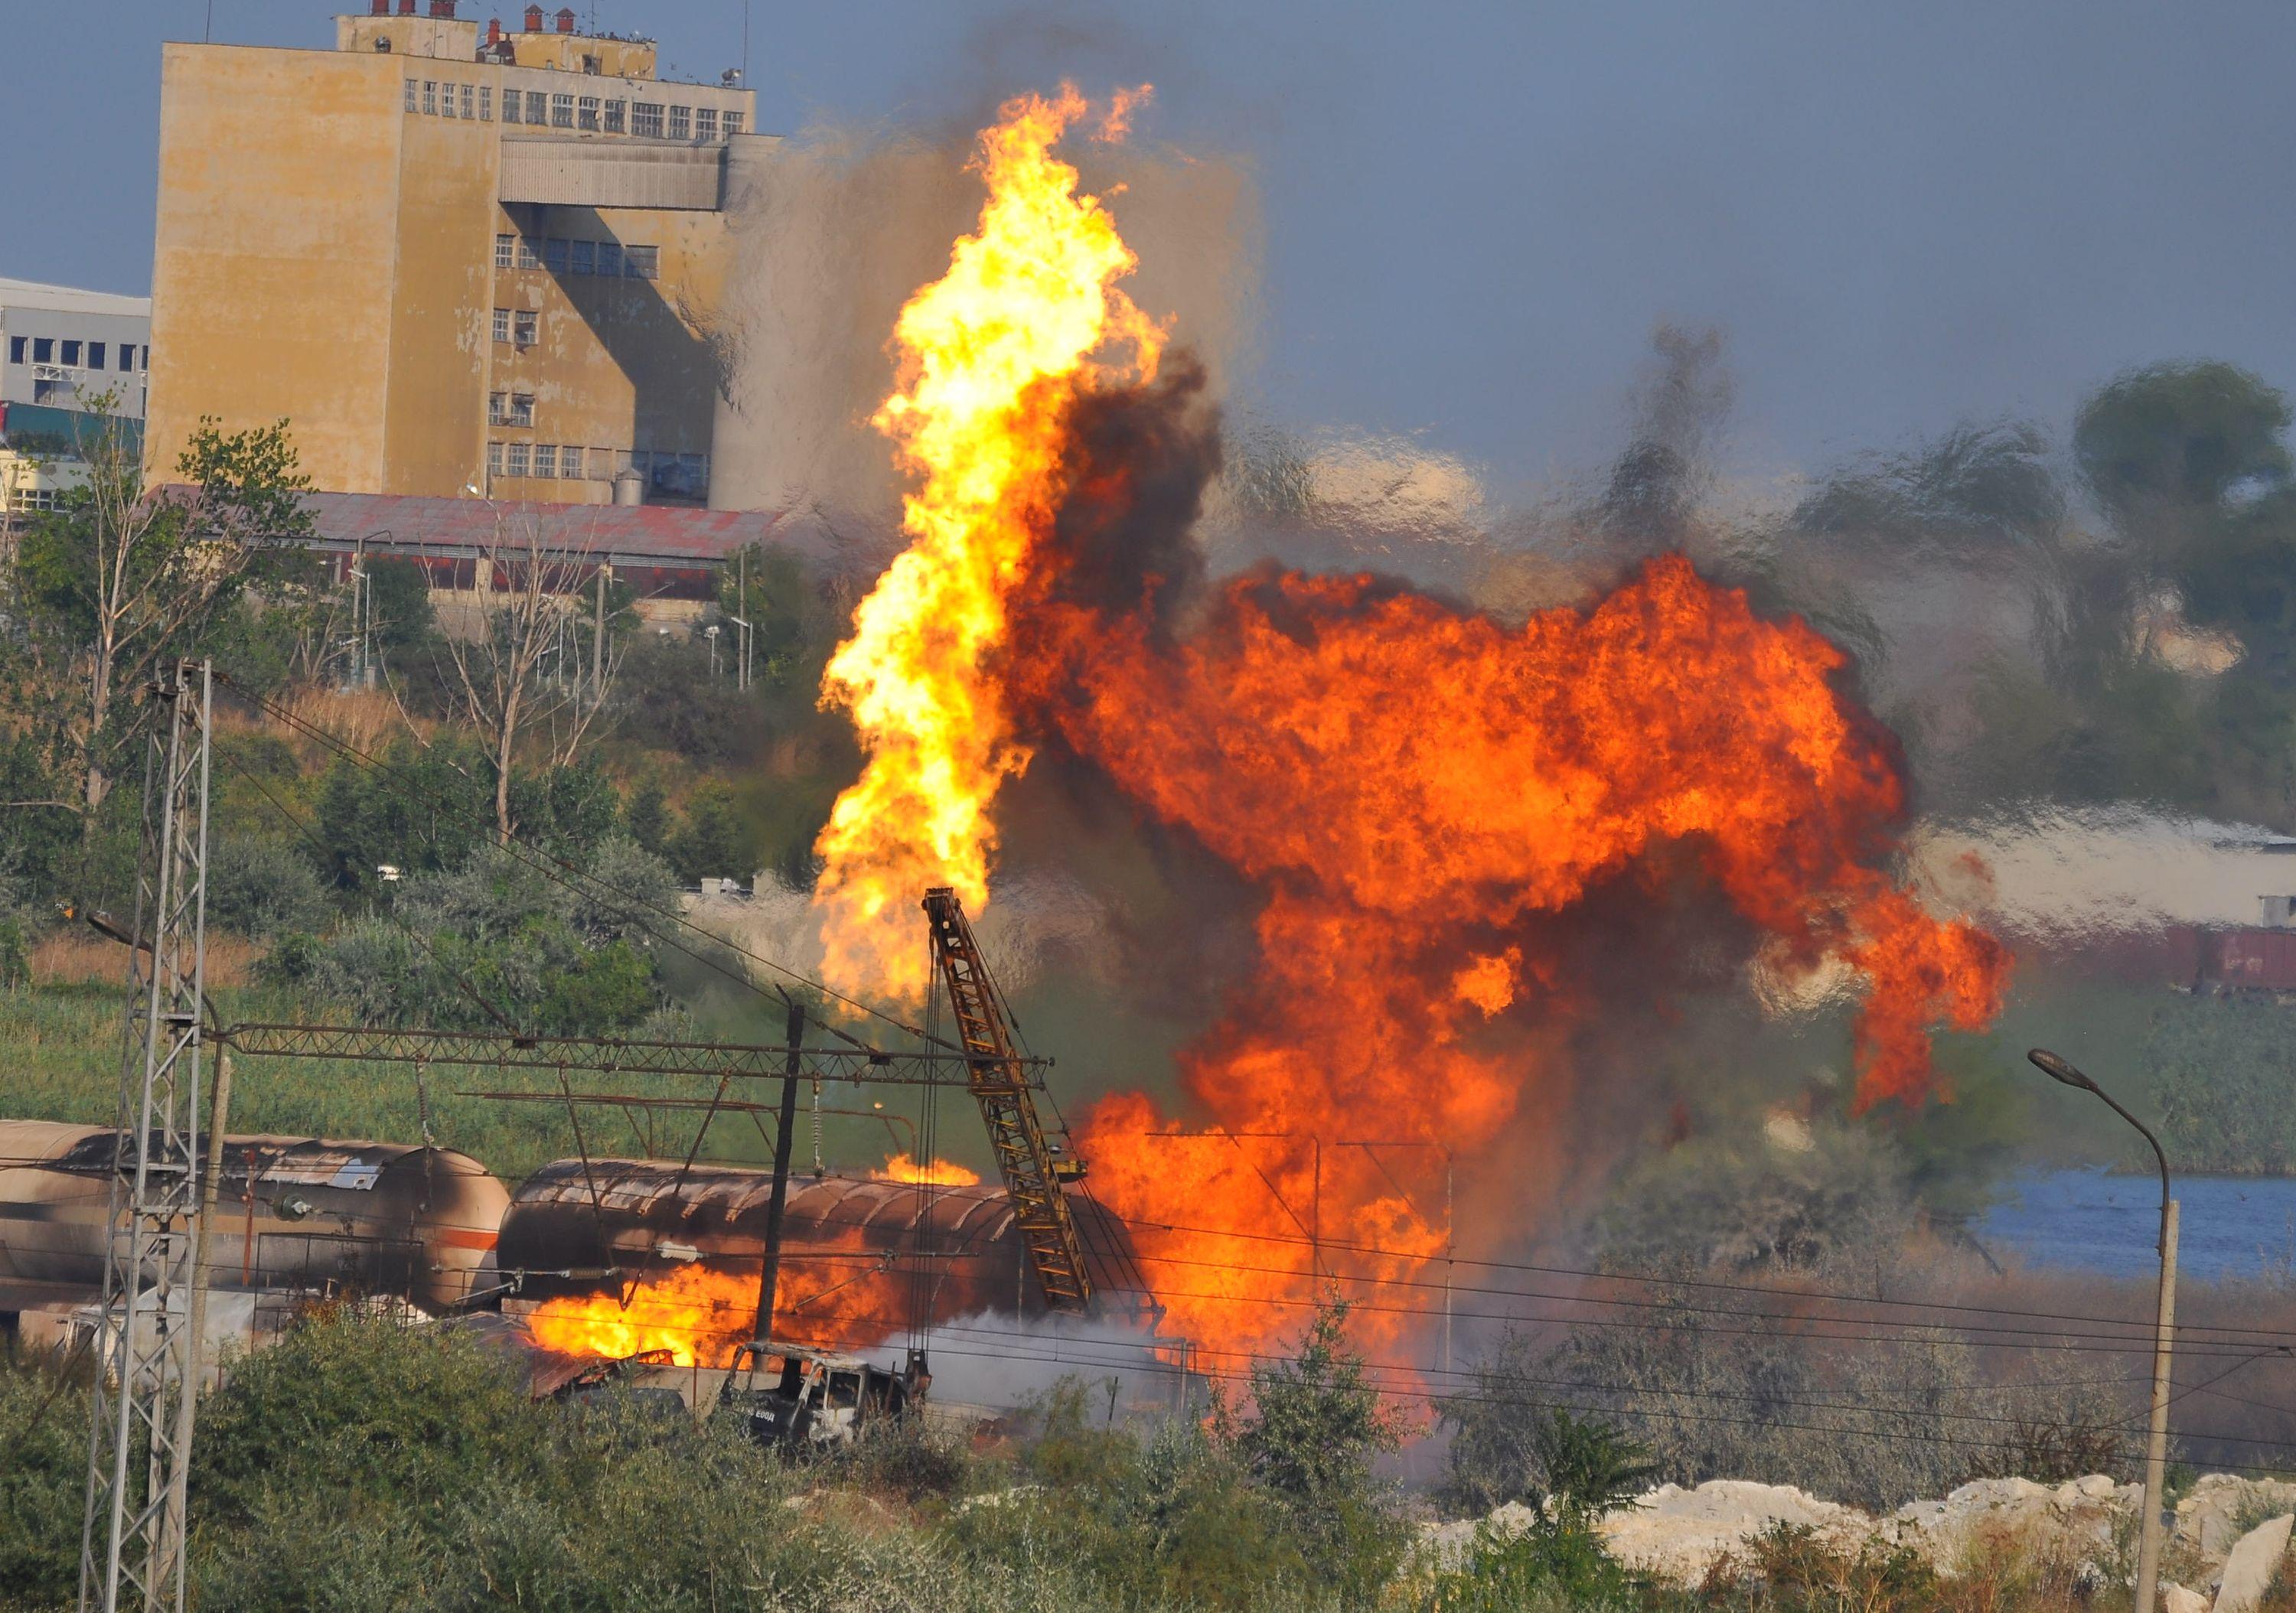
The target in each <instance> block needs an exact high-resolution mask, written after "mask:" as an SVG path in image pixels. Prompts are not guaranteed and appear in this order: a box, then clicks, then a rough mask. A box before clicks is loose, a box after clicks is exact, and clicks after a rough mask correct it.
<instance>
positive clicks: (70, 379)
mask: <svg viewBox="0 0 2296 1613" xmlns="http://www.w3.org/2000/svg"><path fill="white" fill-rule="evenodd" d="M151 342H152V299H150V298H148V297H117V296H114V295H112V294H111V293H110V292H107V291H75V290H73V289H72V288H70V287H69V286H51V285H41V284H39V283H37V282H33V281H29V280H4V279H0V403H11V404H38V405H45V406H46V407H48V408H54V409H85V408H86V407H87V406H88V400H89V399H90V398H92V397H94V396H96V395H97V394H98V393H101V392H105V391H109V392H111V394H112V395H113V403H112V405H111V412H112V413H115V414H120V415H126V416H129V417H131V418H134V419H136V420H141V419H143V392H144V385H145V375H146V373H147V372H148V371H149V369H150V367H151Z"/></svg>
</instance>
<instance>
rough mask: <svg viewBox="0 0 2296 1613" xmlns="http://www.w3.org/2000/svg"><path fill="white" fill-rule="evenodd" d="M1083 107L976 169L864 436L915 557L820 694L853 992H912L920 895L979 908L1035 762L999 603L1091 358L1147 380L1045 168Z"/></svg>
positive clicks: (1088, 228)
mask: <svg viewBox="0 0 2296 1613" xmlns="http://www.w3.org/2000/svg"><path fill="white" fill-rule="evenodd" d="M1144 93H1145V92H1144V89H1143V90H1142V91H1141V92H1136V94H1135V99H1136V96H1137V94H1144ZM1132 104H1133V102H1131V101H1128V102H1126V103H1125V104H1124V105H1123V106H1120V107H1119V109H1118V111H1117V112H1116V114H1114V116H1115V117H1116V118H1117V119H1118V120H1119V122H1120V119H1121V117H1122V115H1123V113H1124V112H1126V111H1129V110H1130V107H1131V105H1132ZM1085 111H1086V105H1085V102H1084V100H1083V98H1082V97H1081V96H1079V95H1078V94H1077V93H1076V92H1075V91H1074V90H1073V89H1063V90H1062V94H1060V95H1059V97H1058V98H1056V99H1054V100H1050V101H1047V100H1044V99H1042V98H1040V97H1037V96H1026V97H1023V98H1021V99H1020V100H1016V101H1013V102H1009V103H1007V104H1006V106H1005V109H1004V112H1003V120H1002V121H1001V122H999V123H998V124H997V125H996V127H993V128H991V129H989V130H988V131H986V132H985V133H984V134H983V135H981V139H980V155H979V157H978V158H977V159H976V160H975V162H974V165H973V166H974V167H975V168H977V169H978V171H979V172H980V176H981V177H982V178H983V180H984V181H986V183H987V184H988V201H987V203H986V204H985V205H984V206H983V207H982V209H981V210H980V227H979V229H978V230H976V231H975V232H974V233H972V234H971V235H968V236H966V237H965V238H964V240H962V241H960V242H957V243H956V249H955V252H954V253H953V254H952V255H951V257H950V259H949V268H948V273H947V274H946V275H944V276H943V277H942V278H941V279H940V280H939V281H938V282H935V283H934V284H932V285H931V286H928V287H926V288H925V289H924V290H923V291H920V292H918V293H917V295H916V296H915V297H914V299H911V300H910V302H909V304H908V306H907V307H905V308H903V309H902V310H901V316H900V322H899V323H898V325H897V326H896V327H895V329H894V332H893V337H894V341H895V343H896V344H897V345H898V348H899V350H900V354H901V364H902V375H903V380H902V386H901V389H900V390H899V391H898V392H897V393H895V394H894V396H893V397H891V398H890V399H889V400H888V401H887V402H886V404H885V405H884V407H883V408H882V409H881V410H879V411H878V413H877V422H876V423H877V425H878V427H879V428H880V429H881V430H884V431H885V432H886V433H888V434H889V435H890V436H891V437H892V438H894V440H895V441H896V442H897V443H898V444H899V446H900V455H901V458H902V461H903V463H905V464H906V465H907V466H908V467H909V468H910V469H912V470H913V471H915V472H916V474H917V476H918V478H919V481H918V485H917V487H916V490H915V491H914V492H913V493H911V494H910V495H908V497H907V499H906V501H905V507H904V514H903V518H902V526H903V528H904V529H905V530H906V531H907V533H908V534H909V537H910V543H909V546H908V548H907V549H906V550H905V551H904V552H903V553H901V554H900V556H899V557H898V559H896V560H895V561H893V563H892V565H891V566H890V568H888V569H887V570H886V572H885V574H884V575H883V576H882V577H880V578H879V579H878V581H877V585H876V587H875V588H874V589H873V591H872V592H871V593H870V594H869V596H868V597H867V598H866V599H865V600H864V601H862V602H861V606H860V609H859V610H857V611H856V612H855V614H854V618H853V635H852V637H850V638H849V639H848V640H847V641H846V642H845V643H843V644H842V645H840V647H839V649H838V651H837V653H836V655H835V657H834V658H832V659H831V661H830V663H829V667H828V670H827V672H826V673H825V674H824V677H823V681H822V703H823V704H824V705H825V706H833V707H841V708H844V709H846V710H847V711H849V712H850V713H851V714H852V717H853V723H854V726H855V728H856V729H857V731H858V733H859V734H860V738H861V743H862V746H863V749H865V750H866V752H867V753H868V764H867V766H866V767H865V769H864V771H863V773H862V775H861V778H860V780H859V781H858V782H857V783H855V784H854V785H853V786H852V787H851V788H850V789H849V790H846V791H845V793H844V794H843V795H842V796H840V798H838V801H837V804H836V806H835V807H834V809H833V810H832V813H831V815H830V820H829V824H828V827H827V828H826V829H824V831H822V834H821V839H820V841H819V844H818V847H817V849H818V851H819V852H820V855H821V857H822V859H823V862H824V864H825V866H824V871H823V873H822V876H821V881H820V885H819V888H818V891H817V894H816V902H817V903H818V905H820V907H821V909H822V912H823V936H824V941H825V943H826V948H827V961H826V962H825V964H824V968H825V970H826V971H827V974H828V977H829V978H830V980H831V982H832V984H834V985H836V986H838V987H840V988H842V989H845V990H848V991H850V992H856V993H867V994H870V995H877V996H884V997H891V998H894V999H896V1000H898V1001H915V1000H917V999H918V998H920V997H922V995H923V991H924V984H925V970H924V960H923V958H922V955H921V954H920V952H919V949H918V946H917V924H916V908H917V902H918V900H919V898H920V897H921V895H922V892H923V891H924V890H925V888H927V887H929V886H934V885H949V886H954V887H955V888H956V892H957V894H958V896H959V897H962V898H963V899H964V903H965V905H967V907H969V908H970V909H971V910H972V912H974V913H976V914H977V913H979V912H980V910H981V908H982V907H983V906H984V905H986V904H987V901H988V857H989V854H990V852H991V851H992V850H993V848H994V847H995V843H996V835H995V831H994V829H993V827H992V825H991V824H990V822H989V819H988V803H989V800H990V798H992V797H993V796H994V795H995V794H996V788H997V786H998V785H999V784H1000V783H1001V782H1003V781H1004V779H1005V777H1006V776H1007V775H1008V774H1013V773H1014V772H1017V771H1018V770H1019V769H1021V767H1023V766H1026V765H1027V763H1028V759H1029V749H1028V746H1027V744H1026V742H1025V741H1023V740H1022V739H1021V738H1020V736H1018V735H1016V734H1015V733H1013V728H1012V724H1011V721H1010V718H1009V716H1008V714H1007V713H1006V712H1005V709H1004V705H1003V702H1002V700H1000V699H999V696H998V692H997V688H996V675H995V670H994V663H995V661H996V657H997V655H998V653H999V651H1002V650H1003V649H1004V648H1005V642H1006V624H1005V594H1006V593H1007V592H1008V591H1009V590H1010V589H1011V588H1012V586H1013V583H1014V581H1015V580H1016V579H1017V578H1018V577H1021V575H1022V573H1023V571H1024V569H1026V567H1027V565H1028V561H1029V552H1030V550H1031V547H1032V546H1033V544H1034V543H1035V541H1036V538H1037V536H1038V535H1039V534H1040V533H1041V532H1042V531H1043V530H1044V528H1045V527H1046V524H1047V523H1048V522H1049V520H1051V516H1052V508H1053V501H1054V497H1055V495H1056V494H1057V492H1058V474H1057V473H1058V470H1059V465H1060V460H1061V450H1062V439H1063V428H1064V423H1065V419H1066V413H1067V409H1068V405H1069V402H1070V398H1071V397H1073V396H1074V394H1075V391H1076V389H1077V388H1078V386H1079V385H1081V384H1083V383H1084V381H1085V380H1086V379H1087V366H1088V364H1089V363H1090V361H1091V360H1092V358H1093V356H1094V354H1095V352H1097V351H1098V350H1099V349H1101V348H1103V346H1111V345H1112V346H1113V347H1114V348H1115V349H1116V352H1115V354H1114V356H1112V358H1111V365H1112V366H1113V367H1112V368H1110V369H1108V370H1106V371H1103V372H1101V374H1102V376H1103V379H1111V380H1113V379H1122V378H1129V379H1144V378H1145V377H1146V376H1148V375H1150V374H1152V373H1153V372H1154V369H1155V364H1156V356H1157V349H1158V346H1159V343H1160V333H1159V332H1158V331H1157V330H1156V328H1155V326H1153V325H1152V323H1149V321H1148V320H1147V319H1145V318H1144V317H1143V316H1142V315H1141V313H1140V311H1139V310H1138V309H1137V308H1136V307H1133V305H1132V303H1131V301H1130V300H1129V299H1128V298H1126V296H1125V295H1124V293H1123V292H1122V291H1118V290H1116V289H1115V287H1114V283H1113V282H1115V281H1116V280H1117V279H1118V278H1119V277H1120V276H1121V275H1123V274H1128V273H1129V272H1130V270H1131V269H1132V266H1133V264H1134V262H1135V259H1134V258H1133V256H1132V252H1131V250H1130V249H1129V248H1128V247H1126V245H1125V244H1124V242H1123V241H1122V239H1121V238H1120V237H1119V236H1118V234H1117V233H1116V225H1115V223H1114V221H1113V220H1111V218H1110V217H1109V216H1108V214H1107V212H1106V210H1105V209H1103V208H1102V207H1101V205H1100V203H1099V201H1097V200H1096V199H1095V198H1094V197H1091V196H1087V195H1079V194H1078V191H1077V182H1078V176H1077V171H1076V169H1075V168H1072V167H1070V165H1069V164H1067V163H1065V162H1062V161H1060V160H1056V159H1055V158H1054V157H1053V155H1052V151H1051V148H1052V146H1053V143H1054V142H1055V141H1056V140H1058V139H1059V138H1060V136H1061V135H1062V132H1063V131H1064V130H1065V129H1066V128H1067V127H1068V126H1069V125H1070V124H1071V123H1072V122H1074V121H1075V120H1076V119H1078V118H1080V117H1082V116H1083V115H1084V112H1085ZM1103 132H1104V133H1105V132H1106V131H1103Z"/></svg>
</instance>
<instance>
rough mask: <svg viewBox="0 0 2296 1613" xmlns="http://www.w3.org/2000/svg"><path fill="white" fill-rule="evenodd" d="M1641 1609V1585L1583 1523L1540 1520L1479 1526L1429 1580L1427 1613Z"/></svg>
mask: <svg viewBox="0 0 2296 1613" xmlns="http://www.w3.org/2000/svg"><path fill="white" fill-rule="evenodd" d="M1642 1605H1643V1597H1642V1595H1641V1594H1640V1586H1639V1585H1638V1584H1637V1582H1636V1579H1635V1576H1633V1575H1632V1574H1630V1573H1628V1571H1627V1569H1626V1568H1625V1567H1624V1566H1623V1565H1621V1564H1620V1562H1619V1561H1618V1560H1617V1559H1616V1558H1614V1557H1612V1556H1611V1554H1610V1552H1609V1551H1608V1550H1607V1549H1606V1548H1605V1547H1604V1546H1603V1538H1602V1536H1601V1535H1597V1534H1595V1532H1594V1530H1593V1529H1592V1528H1590V1527H1587V1526H1586V1525H1585V1524H1584V1523H1569V1524H1566V1523H1561V1522H1557V1521H1553V1520H1549V1519H1538V1520H1537V1521H1535V1522H1533V1523H1532V1524H1530V1525H1529V1527H1525V1528H1521V1529H1507V1528H1502V1527H1498V1526H1497V1525H1493V1524H1489V1523H1484V1524H1479V1525H1477V1526H1476V1527H1475V1539H1474V1543H1473V1545H1472V1546H1471V1547H1470V1548H1469V1549H1468V1552H1467V1560H1466V1561H1465V1562H1464V1564H1463V1565H1462V1566H1461V1567H1460V1568H1457V1569H1456V1570H1454V1571H1451V1572H1447V1573H1439V1574H1438V1575H1437V1576H1435V1582H1434V1584H1433V1586H1432V1587H1431V1591H1430V1593H1429V1595H1428V1599H1427V1606H1428V1608H1429V1609H1430V1613H1523V1610H1527V1609H1553V1613H1564V1610H1565V1609H1570V1613H1580V1610H1582V1609H1583V1610H1587V1613H1601V1610H1603V1609H1620V1610H1621V1613H1623V1610H1624V1609H1634V1608H1639V1607H1640V1606H1642Z"/></svg>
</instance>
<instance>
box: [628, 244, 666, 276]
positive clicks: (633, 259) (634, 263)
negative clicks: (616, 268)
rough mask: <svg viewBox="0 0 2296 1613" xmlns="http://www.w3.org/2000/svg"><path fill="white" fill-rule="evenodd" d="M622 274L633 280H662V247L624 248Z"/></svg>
mask: <svg viewBox="0 0 2296 1613" xmlns="http://www.w3.org/2000/svg"><path fill="white" fill-rule="evenodd" d="M622 273H623V274H625V275H626V276H627V277H628V278H629V279H632V280H659V279H660V278H661V249H660V247H624V248H623V249H622Z"/></svg>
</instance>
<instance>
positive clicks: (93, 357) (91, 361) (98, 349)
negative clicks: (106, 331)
mask: <svg viewBox="0 0 2296 1613" xmlns="http://www.w3.org/2000/svg"><path fill="white" fill-rule="evenodd" d="M105 346H106V344H105V343H103V342H100V341H92V342H89V343H88V344H87V367H88V368H89V369H91V370H101V369H103V368H105V367H106V366H105V363H104V361H105V359H107V358H108V357H109V356H110V355H109V354H107V353H106V352H105V351H104V348H105Z"/></svg>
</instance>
